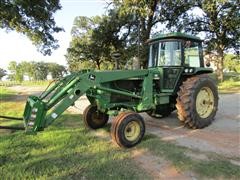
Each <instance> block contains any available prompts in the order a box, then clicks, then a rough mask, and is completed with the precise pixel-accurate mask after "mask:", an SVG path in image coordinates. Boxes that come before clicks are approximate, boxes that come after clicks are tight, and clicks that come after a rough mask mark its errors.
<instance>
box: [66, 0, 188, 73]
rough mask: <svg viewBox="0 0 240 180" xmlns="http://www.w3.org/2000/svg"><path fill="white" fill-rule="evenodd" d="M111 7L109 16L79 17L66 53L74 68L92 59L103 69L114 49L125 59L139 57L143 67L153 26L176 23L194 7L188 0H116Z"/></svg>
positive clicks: (71, 67)
mask: <svg viewBox="0 0 240 180" xmlns="http://www.w3.org/2000/svg"><path fill="white" fill-rule="evenodd" d="M109 7H110V8H109V9H108V13H107V15H106V16H102V17H101V18H99V17H97V18H96V17H94V18H87V17H78V18H76V19H75V21H74V26H73V30H72V36H73V39H72V42H71V43H70V48H69V49H68V53H67V56H66V57H67V59H68V64H69V66H70V69H75V68H76V69H77V66H76V65H77V64H78V62H79V61H88V60H90V61H92V62H95V63H96V65H97V67H98V69H99V68H100V65H101V63H102V62H103V61H110V60H111V56H110V55H111V53H112V52H114V51H118V52H120V53H121V54H122V57H121V60H122V62H125V63H126V61H127V59H130V58H132V57H134V56H135V57H136V56H138V57H139V58H140V59H141V62H142V66H146V64H147V56H148V53H147V50H148V49H147V46H146V41H147V39H149V38H150V34H151V33H152V29H153V28H154V27H156V26H157V25H158V24H159V23H163V22H165V23H166V25H168V26H169V27H171V26H173V25H174V23H173V21H174V20H175V21H176V19H177V17H178V16H180V15H182V14H183V13H185V12H186V11H187V10H188V9H189V8H191V6H190V1H189V2H188V1H186V0H179V1H177V2H175V1H174V2H173V1H171V0H165V1H163V0H162V1H159V0H149V1H146V0H135V1H130V0H123V1H117V0H114V1H113V2H112V3H111V5H110V6H109Z"/></svg>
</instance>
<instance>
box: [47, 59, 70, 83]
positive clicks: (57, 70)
mask: <svg viewBox="0 0 240 180" xmlns="http://www.w3.org/2000/svg"><path fill="white" fill-rule="evenodd" d="M47 68H48V72H49V73H50V74H51V75H52V78H53V79H56V78H60V77H63V75H64V74H66V73H67V70H66V68H65V67H64V66H62V65H59V64H57V63H47Z"/></svg>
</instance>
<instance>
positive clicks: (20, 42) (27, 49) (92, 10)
mask: <svg viewBox="0 0 240 180" xmlns="http://www.w3.org/2000/svg"><path fill="white" fill-rule="evenodd" d="M60 3H61V5H62V9H61V10H59V11H57V12H56V14H55V15H54V17H55V21H56V24H57V25H58V26H59V27H63V28H64V30H65V32H61V33H58V34H56V36H55V37H56V39H58V40H59V45H60V47H59V48H58V49H57V50H55V51H53V53H52V55H51V56H43V55H42V54H41V53H40V52H38V51H37V48H36V47H35V46H34V45H32V42H31V41H30V40H29V39H28V38H27V37H25V36H24V35H22V34H19V33H16V32H14V31H11V32H8V33H7V32H6V31H5V30H3V29H0V68H3V69H6V70H7V67H8V64H9V62H10V61H13V60H14V61H17V62H21V61H33V60H34V61H44V62H56V63H58V64H61V65H65V66H66V65H67V63H66V60H65V57H64V55H65V54H66V49H67V48H68V46H69V43H70V41H71V34H70V32H71V28H72V25H73V21H74V18H75V17H76V16H88V17H91V16H95V15H101V14H104V13H105V12H106V9H105V7H106V1H105V0H60Z"/></svg>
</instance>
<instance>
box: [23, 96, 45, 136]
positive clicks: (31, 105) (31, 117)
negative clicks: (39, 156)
mask: <svg viewBox="0 0 240 180" xmlns="http://www.w3.org/2000/svg"><path fill="white" fill-rule="evenodd" d="M45 106H46V105H45V102H43V101H42V100H41V99H39V98H38V97H36V96H29V97H28V99H27V103H26V105H25V110H24V114H23V120H24V126H25V129H26V132H27V133H34V132H36V131H40V130H42V129H43V127H44V123H45V115H46V110H45Z"/></svg>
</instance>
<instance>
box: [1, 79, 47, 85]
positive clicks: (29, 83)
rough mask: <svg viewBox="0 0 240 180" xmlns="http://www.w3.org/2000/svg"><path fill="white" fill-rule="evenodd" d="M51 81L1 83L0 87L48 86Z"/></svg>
mask: <svg viewBox="0 0 240 180" xmlns="http://www.w3.org/2000/svg"><path fill="white" fill-rule="evenodd" d="M50 82H51V81H48V80H43V81H22V82H19V81H0V86H4V87H8V86H47V85H48V84H49V83H50Z"/></svg>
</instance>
